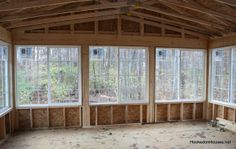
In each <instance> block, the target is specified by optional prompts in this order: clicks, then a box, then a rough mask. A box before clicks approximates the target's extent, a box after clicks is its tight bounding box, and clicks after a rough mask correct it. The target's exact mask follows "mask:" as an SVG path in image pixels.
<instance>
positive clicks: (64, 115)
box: [63, 107, 81, 127]
mask: <svg viewBox="0 0 236 149" xmlns="http://www.w3.org/2000/svg"><path fill="white" fill-rule="evenodd" d="M80 117H81V116H80ZM80 122H81V120H80ZM63 126H64V127H66V108H65V107H63Z"/></svg>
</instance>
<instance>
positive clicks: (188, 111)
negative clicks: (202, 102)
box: [183, 103, 193, 120]
mask: <svg viewBox="0 0 236 149" xmlns="http://www.w3.org/2000/svg"><path fill="white" fill-rule="evenodd" d="M192 118H193V104H192V103H185V104H183V119H184V120H189V119H192Z"/></svg>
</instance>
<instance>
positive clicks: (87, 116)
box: [81, 45, 90, 128]
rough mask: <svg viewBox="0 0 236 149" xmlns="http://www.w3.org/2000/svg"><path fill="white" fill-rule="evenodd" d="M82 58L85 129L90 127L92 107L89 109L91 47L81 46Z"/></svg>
mask: <svg viewBox="0 0 236 149" xmlns="http://www.w3.org/2000/svg"><path fill="white" fill-rule="evenodd" d="M81 48H82V49H81V51H82V52H81V56H82V68H83V69H82V92H83V94H82V95H83V98H82V99H83V102H82V103H83V105H82V106H83V127H84V128H86V127H89V126H90V107H89V92H88V91H89V80H88V76H89V46H88V45H82V46H81Z"/></svg>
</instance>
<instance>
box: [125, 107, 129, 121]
mask: <svg viewBox="0 0 236 149" xmlns="http://www.w3.org/2000/svg"><path fill="white" fill-rule="evenodd" d="M128 114H129V113H128V106H127V105H125V123H126V124H127V123H128Z"/></svg>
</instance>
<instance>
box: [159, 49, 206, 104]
mask: <svg viewBox="0 0 236 149" xmlns="http://www.w3.org/2000/svg"><path fill="white" fill-rule="evenodd" d="M163 50H167V51H168V50H169V51H170V52H172V54H171V55H170V56H168V55H166V58H165V59H164V58H163V57H162V58H160V57H159V55H158V54H159V51H163ZM174 51H175V54H174V55H173V52H174ZM186 51H189V52H202V61H203V65H202V66H203V67H201V68H199V70H202V79H201V81H202V83H201V84H200V85H202V87H201V89H202V91H201V96H199V97H197V98H186V99H185V98H181V94H182V89H181V71H182V70H183V69H182V68H181V62H182V58H183V57H182V56H181V54H182V53H183V52H186ZM166 53H167V52H166ZM155 58H156V60H155V61H156V68H155V72H156V75H155V80H156V81H157V79H158V78H159V77H160V76H165V77H166V74H165V72H164V73H163V74H161V75H160V74H157V72H158V71H161V70H160V68H159V70H158V68H157V65H159V64H160V62H164V63H170V64H172V67H174V68H172V69H171V70H170V71H171V72H172V73H170V72H169V73H167V75H168V77H171V78H172V79H171V81H172V82H173V81H174V82H176V84H175V86H173V85H172V88H173V89H177V91H176V90H175V91H172V93H171V95H172V97H171V98H169V99H158V94H162V93H159V92H160V91H158V90H157V88H161V87H160V86H157V84H156V85H155V93H156V95H155V102H163V101H173V102H176V101H196V100H204V96H205V84H204V80H205V50H203V49H175V48H156V56H155ZM176 58H177V59H176ZM167 59H168V60H167ZM176 61H177V63H176ZM199 65H200V64H199ZM200 66H201V65H200ZM159 80H160V79H159ZM156 81H155V82H156ZM176 85H177V86H176ZM195 90H196V89H195ZM176 92H177V93H176ZM174 97H176V98H174Z"/></svg>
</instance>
